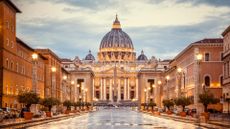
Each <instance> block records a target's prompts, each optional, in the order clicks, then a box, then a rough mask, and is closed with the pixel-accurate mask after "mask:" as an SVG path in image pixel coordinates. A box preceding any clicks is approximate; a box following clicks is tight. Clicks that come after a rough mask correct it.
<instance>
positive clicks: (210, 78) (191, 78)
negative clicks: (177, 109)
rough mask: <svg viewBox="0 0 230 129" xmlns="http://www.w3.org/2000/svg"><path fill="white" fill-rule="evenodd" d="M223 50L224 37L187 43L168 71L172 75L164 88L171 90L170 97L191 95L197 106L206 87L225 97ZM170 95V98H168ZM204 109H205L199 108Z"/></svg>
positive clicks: (218, 95) (167, 73)
mask: <svg viewBox="0 0 230 129" xmlns="http://www.w3.org/2000/svg"><path fill="white" fill-rule="evenodd" d="M222 52H223V39H221V38H217V39H203V40H200V41H197V42H194V43H191V44H190V45H189V46H187V47H186V48H185V49H184V50H183V51H182V52H180V53H179V54H178V55H177V56H176V57H175V58H174V59H173V61H172V62H170V68H169V70H168V71H166V72H165V76H169V78H168V80H167V81H168V83H169V84H167V83H166V84H165V85H164V87H166V88H164V89H168V88H169V89H170V91H169V92H171V93H169V95H170V99H173V98H175V97H180V96H181V95H184V96H187V97H190V98H191V99H192V100H193V102H194V105H193V106H192V105H191V108H196V107H194V106H200V107H202V106H201V105H200V104H199V94H201V93H203V91H204V90H209V91H210V92H212V93H214V95H215V97H216V98H221V96H222V78H223V75H222V67H223V61H222ZM163 95H166V96H167V94H163ZM164 98H166V97H164ZM199 109H200V110H202V108H199Z"/></svg>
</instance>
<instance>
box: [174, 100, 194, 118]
mask: <svg viewBox="0 0 230 129" xmlns="http://www.w3.org/2000/svg"><path fill="white" fill-rule="evenodd" d="M174 102H175V104H176V105H177V106H182V112H180V116H182V117H186V112H185V111H184V109H185V106H188V105H190V104H191V101H190V99H189V98H187V97H179V98H176V99H175V100H174Z"/></svg>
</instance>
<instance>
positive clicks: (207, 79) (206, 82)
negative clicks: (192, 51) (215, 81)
mask: <svg viewBox="0 0 230 129" xmlns="http://www.w3.org/2000/svg"><path fill="white" fill-rule="evenodd" d="M204 84H205V86H210V77H209V76H205V77H204Z"/></svg>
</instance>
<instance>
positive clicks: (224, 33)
mask: <svg viewBox="0 0 230 129" xmlns="http://www.w3.org/2000/svg"><path fill="white" fill-rule="evenodd" d="M229 31H230V25H229V26H228V27H227V28H226V29H225V30H224V32H223V33H222V34H221V35H222V36H225V35H226V34H227V33H228V32H229Z"/></svg>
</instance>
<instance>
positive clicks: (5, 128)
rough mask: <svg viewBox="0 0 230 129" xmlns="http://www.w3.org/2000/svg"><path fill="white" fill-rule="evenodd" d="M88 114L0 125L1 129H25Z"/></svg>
mask: <svg viewBox="0 0 230 129" xmlns="http://www.w3.org/2000/svg"><path fill="white" fill-rule="evenodd" d="M87 113H89V112H82V113H74V114H69V115H64V116H57V117H51V118H47V117H46V118H42V119H37V120H36V119H35V120H28V121H22V122H17V123H9V124H0V128H1V129H8V128H14V129H17V128H27V127H31V126H36V125H40V124H46V123H49V122H54V121H60V120H64V119H68V118H73V117H77V116H81V115H84V114H87Z"/></svg>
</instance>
